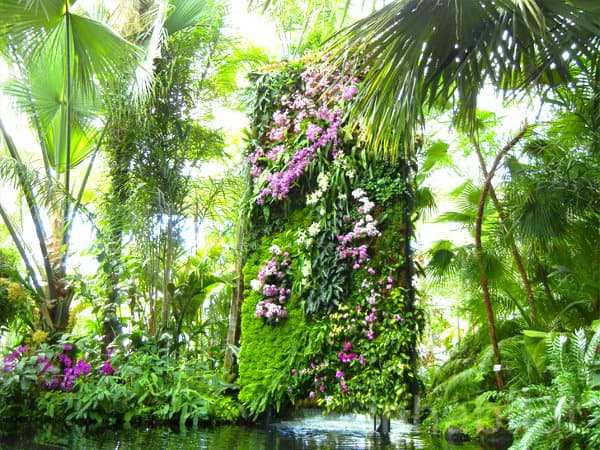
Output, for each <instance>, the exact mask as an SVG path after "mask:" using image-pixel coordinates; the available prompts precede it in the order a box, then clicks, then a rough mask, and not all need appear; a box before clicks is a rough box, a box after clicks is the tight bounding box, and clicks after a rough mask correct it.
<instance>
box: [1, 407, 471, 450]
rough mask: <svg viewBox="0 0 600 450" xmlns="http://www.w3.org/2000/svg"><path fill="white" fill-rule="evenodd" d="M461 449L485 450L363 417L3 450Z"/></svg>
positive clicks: (54, 431) (42, 432)
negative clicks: (383, 430) (385, 432)
mask: <svg viewBox="0 0 600 450" xmlns="http://www.w3.org/2000/svg"><path fill="white" fill-rule="evenodd" d="M448 448H453V449H460V450H472V449H478V448H480V447H479V446H477V445H476V444H474V443H471V444H466V445H463V446H459V447H454V446H453V447H450V446H448V445H447V444H446V443H445V442H441V441H440V440H435V439H433V438H431V437H430V436H427V435H426V434H425V433H423V432H420V431H419V430H417V429H416V428H414V427H412V426H410V425H408V424H406V423H403V422H399V421H392V429H391V433H390V434H389V437H388V438H382V437H381V436H380V435H379V434H378V433H375V432H374V431H373V420H372V418H369V417H367V416H362V415H353V414H345V415H327V416H322V415H320V414H309V415H306V416H304V417H301V418H295V419H290V420H283V421H280V422H277V423H274V424H272V425H269V426H266V427H246V426H239V425H221V426H215V427H211V428H198V429H196V430H192V429H185V430H180V429H171V428H168V427H154V428H130V429H126V430H124V429H118V430H111V429H106V428H104V429H100V430H96V431H94V430H90V429H89V428H87V429H86V428H84V427H77V426H75V427H69V428H67V427H58V426H53V427H45V428H38V429H27V430H17V431H15V432H14V433H12V432H8V430H3V432H2V433H0V449H2V450H9V449H10V450H13V449H27V450H29V449H31V450H42V449H44V450H52V449H77V450H92V449H93V450H96V449H101V450H109V449H110V450H117V449H119V450H121V449H131V450H133V449H135V450H140V449H141V450H155V449H185V450H188V449H190V450H191V449H210V450H313V449H348V450H350V449H361V450H362V449H364V450H366V449H406V450H408V449H410V450H412V449H448Z"/></svg>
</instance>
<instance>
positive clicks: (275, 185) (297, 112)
mask: <svg viewBox="0 0 600 450" xmlns="http://www.w3.org/2000/svg"><path fill="white" fill-rule="evenodd" d="M334 77H335V75H334ZM301 78H302V81H303V82H304V89H303V90H302V91H296V92H295V93H294V94H292V95H291V96H283V97H282V98H281V105H282V110H278V111H276V112H275V113H273V116H272V118H271V119H272V120H271V126H270V128H269V129H268V130H267V136H268V139H269V141H270V142H271V143H272V145H273V147H272V148H271V149H270V150H265V149H263V148H262V147H256V148H255V149H254V151H253V152H252V153H250V154H249V155H248V162H249V163H250V173H251V175H252V179H253V181H254V182H255V183H256V182H258V179H259V177H260V176H261V175H262V174H263V172H265V170H267V172H266V173H265V177H264V181H262V182H263V183H264V182H265V181H266V186H263V187H262V189H261V191H260V193H259V195H258V196H257V198H256V202H257V203H258V204H262V203H263V202H264V200H265V198H266V197H271V198H273V199H275V200H283V199H285V198H286V197H287V196H288V195H289V192H290V189H291V188H292V186H293V185H294V183H295V182H296V181H297V180H298V179H299V178H300V177H301V176H302V175H303V174H304V172H305V171H306V169H307V167H308V166H309V165H310V163H311V162H312V160H313V159H314V158H315V157H316V156H317V154H318V153H319V151H320V150H323V149H326V148H331V155H332V156H335V155H336V154H337V152H338V144H339V133H340V126H341V125H342V121H343V116H344V111H343V110H342V108H341V107H340V106H339V105H341V104H343V102H344V101H351V100H352V99H353V98H354V96H355V95H356V94H357V93H358V87H357V86H356V84H357V81H356V80H355V79H350V78H348V77H345V78H343V79H342V80H341V82H340V83H337V84H335V85H334V86H331V87H330V85H331V81H330V79H328V78H326V76H325V74H324V73H320V72H318V71H316V70H314V69H308V70H306V71H305V72H303V73H302V75H301ZM317 100H318V102H319V104H318V105H317V103H316V102H317ZM303 131H304V136H302V132H303ZM298 137H300V139H298ZM296 143H299V144H300V145H299V147H300V148H298V149H294V148H291V147H290V145H293V144H296ZM303 144H304V145H303ZM281 153H287V154H290V155H291V157H288V158H284V160H285V161H287V162H284V163H283V167H281V163H279V164H277V163H278V161H277V159H278V155H280V154H281Z"/></svg>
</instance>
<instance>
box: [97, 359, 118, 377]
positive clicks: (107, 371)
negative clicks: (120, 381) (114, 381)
mask: <svg viewBox="0 0 600 450" xmlns="http://www.w3.org/2000/svg"><path fill="white" fill-rule="evenodd" d="M100 370H101V371H102V375H104V376H107V375H112V374H114V373H115V369H114V367H113V366H112V361H111V360H110V359H107V360H106V361H104V364H102V366H101V367H100Z"/></svg>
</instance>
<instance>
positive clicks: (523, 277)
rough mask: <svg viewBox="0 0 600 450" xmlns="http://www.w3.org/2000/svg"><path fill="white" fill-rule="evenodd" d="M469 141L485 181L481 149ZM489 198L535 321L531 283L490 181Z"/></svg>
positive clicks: (535, 313)
mask: <svg viewBox="0 0 600 450" xmlns="http://www.w3.org/2000/svg"><path fill="white" fill-rule="evenodd" d="M471 140H472V142H473V146H474V148H475V153H476V154H477V158H478V159H479V167H481V172H482V173H483V176H484V178H486V179H487V177H488V175H489V174H488V171H487V167H486V165H485V161H484V159H483V155H482V153H481V149H480V148H479V144H478V143H477V141H476V140H475V138H474V137H473V136H471ZM489 194H490V198H491V199H492V202H493V203H494V206H495V208H496V211H497V212H498V217H499V218H500V224H501V225H502V229H503V230H504V234H505V237H506V241H507V242H508V245H509V247H510V250H511V252H512V255H513V259H514V260H515V264H516V266H517V270H518V272H519V275H520V276H521V280H522V281H523V286H524V288H525V295H526V296H527V300H528V301H529V308H530V310H531V315H532V317H533V318H534V319H535V318H536V316H537V312H536V308H535V300H534V298H533V290H532V289H531V282H530V281H529V277H528V276H527V272H526V271H525V267H524V266H523V259H522V258H521V253H520V252H519V248H518V247H517V244H516V242H515V239H514V236H513V234H512V232H511V231H510V229H509V227H508V226H507V225H506V216H505V215H504V210H503V208H502V205H501V204H500V201H499V200H498V197H497V196H496V191H495V190H494V186H493V185H492V182H491V181H490V189H489Z"/></svg>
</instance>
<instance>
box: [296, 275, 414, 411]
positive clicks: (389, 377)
mask: <svg viewBox="0 0 600 450" xmlns="http://www.w3.org/2000/svg"><path fill="white" fill-rule="evenodd" d="M393 285H394V280H393V278H392V277H391V276H383V277H377V276H371V277H365V279H364V281H363V287H362V288H361V295H360V296H357V297H356V299H355V303H353V304H345V305H341V306H340V307H339V308H338V311H337V312H335V313H332V314H330V315H328V316H324V317H323V318H322V319H321V320H320V321H319V323H317V324H315V327H316V328H319V329H325V330H327V333H322V335H323V340H322V342H321V350H320V351H319V352H316V353H315V354H314V355H313V357H314V358H322V359H321V360H316V361H313V362H310V363H309V364H308V366H307V367H301V368H294V369H293V370H292V375H293V377H294V382H293V385H292V386H291V387H290V389H292V390H295V391H296V394H297V395H299V396H300V397H308V398H309V399H313V401H314V402H316V403H317V404H319V405H321V406H323V407H324V408H325V410H326V411H333V410H346V411H347V410H353V409H354V410H359V411H373V410H374V409H377V408H378V407H377V405H375V404H374V402H375V401H376V400H375V399H377V403H379V404H381V405H386V406H385V408H386V412H387V413H389V414H391V415H397V414H398V413H399V412H400V411H401V410H402V408H403V405H404V404H405V403H406V401H407V399H408V397H409V393H408V392H407V389H406V382H407V379H408V378H409V377H410V376H412V375H411V369H410V364H409V358H410V357H409V352H408V350H409V349H408V347H407V343H408V342H409V341H410V334H411V333H416V332H418V329H419V328H420V326H421V325H420V323H421V321H422V317H421V316H420V315H419V314H415V313H412V312H406V311H405V308H404V296H403V290H402V289H401V288H398V287H393ZM392 355H393V358H391V356H392ZM394 408H396V409H395V410H394Z"/></svg>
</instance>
